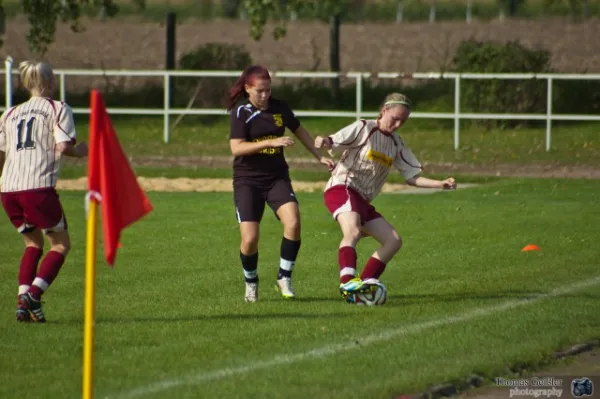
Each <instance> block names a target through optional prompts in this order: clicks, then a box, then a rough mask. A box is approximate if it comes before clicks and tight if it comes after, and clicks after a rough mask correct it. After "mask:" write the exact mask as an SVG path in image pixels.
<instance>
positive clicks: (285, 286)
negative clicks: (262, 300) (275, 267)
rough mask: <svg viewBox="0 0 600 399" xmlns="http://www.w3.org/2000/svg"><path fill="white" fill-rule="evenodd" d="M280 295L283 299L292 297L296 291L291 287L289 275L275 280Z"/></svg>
mask: <svg viewBox="0 0 600 399" xmlns="http://www.w3.org/2000/svg"><path fill="white" fill-rule="evenodd" d="M275 288H277V290H278V291H279V292H281V295H282V296H283V297H284V298H285V299H292V298H295V297H296V293H295V292H294V289H293V288H292V279H291V278H290V277H282V278H280V279H279V280H277V285H276V286H275Z"/></svg>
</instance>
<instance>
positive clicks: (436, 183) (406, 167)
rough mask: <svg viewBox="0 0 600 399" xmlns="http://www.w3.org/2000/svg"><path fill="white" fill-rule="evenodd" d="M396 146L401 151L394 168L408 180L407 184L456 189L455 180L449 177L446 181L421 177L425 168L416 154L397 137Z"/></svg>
mask: <svg viewBox="0 0 600 399" xmlns="http://www.w3.org/2000/svg"><path fill="white" fill-rule="evenodd" d="M395 140H396V144H397V146H398V148H399V149H400V150H399V151H398V154H397V155H396V158H395V160H394V166H396V168H397V169H398V170H399V171H400V173H401V174H402V176H404V178H405V179H406V184H408V185H410V186H415V187H423V188H443V189H444V190H453V189H455V188H456V182H455V181H454V178H452V177H449V178H447V179H445V180H435V179H429V178H427V177H423V176H421V172H422V171H423V167H422V166H421V163H420V162H419V160H418V159H417V157H416V156H415V154H414V153H413V152H412V151H411V150H410V148H407V147H405V146H404V142H403V141H402V140H401V139H400V138H398V137H396V138H395Z"/></svg>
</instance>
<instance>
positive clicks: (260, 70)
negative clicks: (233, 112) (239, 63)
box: [227, 65, 271, 110]
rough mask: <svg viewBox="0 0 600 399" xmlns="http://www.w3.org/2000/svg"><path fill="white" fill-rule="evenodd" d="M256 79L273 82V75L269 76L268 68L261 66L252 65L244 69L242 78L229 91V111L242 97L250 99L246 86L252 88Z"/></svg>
mask: <svg viewBox="0 0 600 399" xmlns="http://www.w3.org/2000/svg"><path fill="white" fill-rule="evenodd" d="M256 79H264V80H271V75H269V71H267V69H266V68H264V67H262V66H260V65H252V66H249V67H247V68H246V69H244V71H243V72H242V74H241V75H240V77H239V78H238V79H237V80H236V81H235V83H234V84H233V86H231V88H230V89H229V96H228V100H227V109H228V110H230V109H232V108H233V107H234V106H235V103H236V102H237V101H238V99H239V98H240V97H241V96H244V97H248V93H246V89H245V88H244V86H245V85H250V86H252V85H253V84H254V81H256Z"/></svg>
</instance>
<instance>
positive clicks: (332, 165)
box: [319, 157, 335, 172]
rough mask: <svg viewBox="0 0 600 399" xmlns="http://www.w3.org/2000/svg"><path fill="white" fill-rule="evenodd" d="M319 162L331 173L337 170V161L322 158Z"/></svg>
mask: <svg viewBox="0 0 600 399" xmlns="http://www.w3.org/2000/svg"><path fill="white" fill-rule="evenodd" d="M319 162H321V163H322V164H323V165H325V166H327V168H328V169H329V171H330V172H331V171H332V170H333V169H334V168H335V161H334V160H333V159H331V158H327V157H321V158H320V159H319Z"/></svg>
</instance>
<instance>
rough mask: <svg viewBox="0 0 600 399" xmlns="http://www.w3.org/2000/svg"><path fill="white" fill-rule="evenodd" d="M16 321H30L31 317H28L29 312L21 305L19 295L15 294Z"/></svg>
mask: <svg viewBox="0 0 600 399" xmlns="http://www.w3.org/2000/svg"><path fill="white" fill-rule="evenodd" d="M17 321H20V322H27V321H31V317H29V312H28V311H27V309H26V308H25V307H24V306H23V305H21V301H19V296H17Z"/></svg>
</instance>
